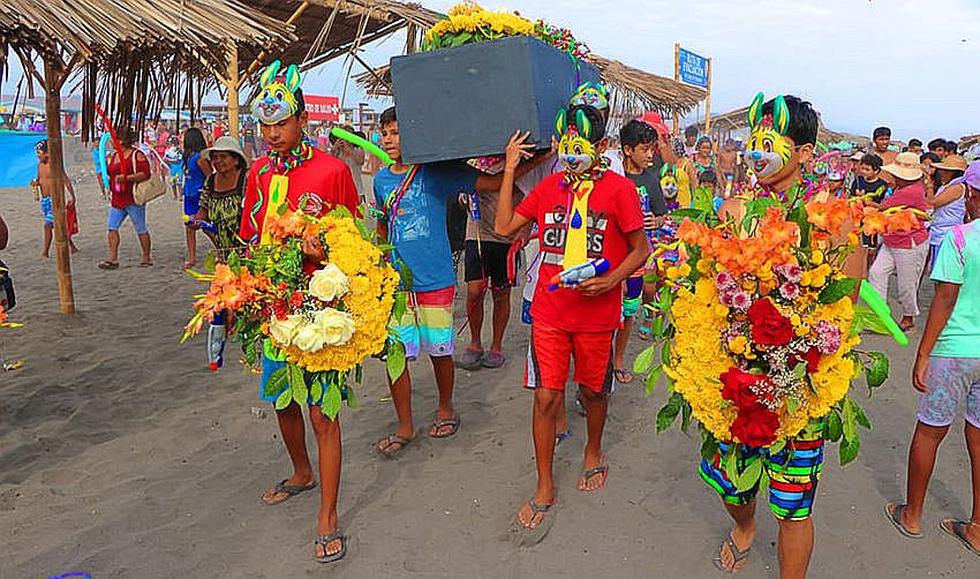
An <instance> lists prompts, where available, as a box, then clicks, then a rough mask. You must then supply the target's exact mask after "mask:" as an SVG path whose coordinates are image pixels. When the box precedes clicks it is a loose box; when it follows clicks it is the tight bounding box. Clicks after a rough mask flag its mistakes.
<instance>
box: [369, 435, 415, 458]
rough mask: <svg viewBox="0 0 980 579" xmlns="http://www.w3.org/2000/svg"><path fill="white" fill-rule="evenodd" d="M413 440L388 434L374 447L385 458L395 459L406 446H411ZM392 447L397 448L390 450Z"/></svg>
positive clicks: (413, 438)
mask: <svg viewBox="0 0 980 579" xmlns="http://www.w3.org/2000/svg"><path fill="white" fill-rule="evenodd" d="M413 440H415V437H414V436H413V437H412V438H405V437H404V436H399V435H397V434H389V435H388V436H386V437H384V438H382V439H381V440H379V441H378V443H377V444H376V445H374V447H375V448H377V449H378V452H380V453H381V455H382V456H384V457H385V458H395V457H396V456H398V455H399V454H401V451H402V450H404V449H405V447H406V446H408V445H409V444H411V443H412V441H413ZM393 446H397V448H394V449H392V447H393Z"/></svg>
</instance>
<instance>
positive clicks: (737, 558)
mask: <svg viewBox="0 0 980 579" xmlns="http://www.w3.org/2000/svg"><path fill="white" fill-rule="evenodd" d="M725 545H728V549H729V550H730V551H731V552H732V558H733V559H734V561H732V568H731V569H726V568H725V566H724V565H722V564H721V551H722V549H724V548H725ZM750 551H752V547H751V545H750V546H749V547H747V548H746V549H745V550H744V551H742V550H741V549H739V548H738V546H736V545H735V539H733V538H732V535H731V533H729V534H728V538H727V539H725V542H724V543H722V544H721V547H719V548H718V556H717V557H715V558H714V559H713V560H712V562H713V563H714V564H715V567H717V568H718V570H719V571H724V572H725V573H732V574H735V573H737V572H739V571H741V568H740V567H739V566H738V564H739V563H741V562H742V561H745V560H746V559H748V557H749V552H750Z"/></svg>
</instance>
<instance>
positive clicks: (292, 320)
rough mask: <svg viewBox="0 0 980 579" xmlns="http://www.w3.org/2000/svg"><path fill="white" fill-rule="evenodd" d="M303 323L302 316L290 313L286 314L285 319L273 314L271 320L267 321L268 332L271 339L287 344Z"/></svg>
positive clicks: (291, 340)
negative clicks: (289, 314) (290, 314)
mask: <svg viewBox="0 0 980 579" xmlns="http://www.w3.org/2000/svg"><path fill="white" fill-rule="evenodd" d="M304 323H305V322H304V321H303V316H296V315H292V316H288V317H287V318H286V319H285V320H280V319H277V318H276V317H275V316H273V318H272V321H271V322H269V333H270V334H272V339H273V340H275V341H277V342H279V343H280V344H282V345H283V346H289V345H291V344H292V343H293V338H295V337H296V332H298V331H299V328H300V326H301V325H303V324H304Z"/></svg>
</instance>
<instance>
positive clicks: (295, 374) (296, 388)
mask: <svg viewBox="0 0 980 579" xmlns="http://www.w3.org/2000/svg"><path fill="white" fill-rule="evenodd" d="M286 368H287V370H288V371H289V389H290V390H292V392H293V400H295V401H296V404H299V405H300V406H305V405H306V403H307V401H308V396H309V390H308V389H307V386H306V374H305V372H303V369H302V368H300V367H299V366H296V365H295V364H286Z"/></svg>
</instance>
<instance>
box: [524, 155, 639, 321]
mask: <svg viewBox="0 0 980 579" xmlns="http://www.w3.org/2000/svg"><path fill="white" fill-rule="evenodd" d="M568 202H569V191H568V190H567V189H566V188H565V187H563V186H562V174H561V173H555V174H553V175H550V176H548V177H546V178H545V179H544V180H542V181H541V183H539V184H538V186H537V187H535V189H534V190H533V191H531V194H530V195H528V196H527V197H526V198H525V199H524V201H523V202H521V204H520V205H518V206H517V209H516V211H517V213H518V214H520V215H522V216H524V217H526V218H528V219H531V220H532V221H536V222H537V224H538V241H539V242H540V244H541V254H542V255H541V269H540V271H539V274H538V285H537V288H535V292H534V301H533V302H532V304H531V317H532V318H534V320H535V321H538V320H540V321H542V322H544V323H545V324H547V325H549V326H553V327H556V328H559V329H562V330H565V331H569V332H608V331H612V330H615V329H616V328H617V327H618V326H619V320H620V315H621V313H622V299H623V296H622V292H619V291H615V290H612V291H608V292H606V293H604V294H602V295H598V296H595V297H587V296H585V295H583V294H582V293H581V292H579V291H578V290H577V289H572V288H558V289H556V290H554V291H551V290H549V289H548V286H549V285H550V284H551V278H552V277H554V276H555V275H557V274H558V273H560V272H561V271H562V265H561V262H562V256H563V255H564V253H565V234H566V226H565V216H566V214H567V205H568ZM642 229H643V213H641V212H640V199H639V197H638V196H637V194H636V186H635V185H633V182H632V181H630V180H629V179H627V178H626V177H623V176H621V175H617V174H616V173H613V172H612V171H607V172H606V173H605V175H604V176H603V177H602V179H600V180H598V181H596V183H595V188H594V189H593V190H592V193H591V195H590V196H589V219H588V253H589V258H590V259H591V258H597V257H604V258H606V259H608V260H609V265H610V271H612V270H614V269H616V268H617V267H619V265H620V264H621V263H622V262H623V260H624V259H626V256H627V254H629V243H628V241H627V234H629V233H632V232H634V231H638V230H642Z"/></svg>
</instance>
